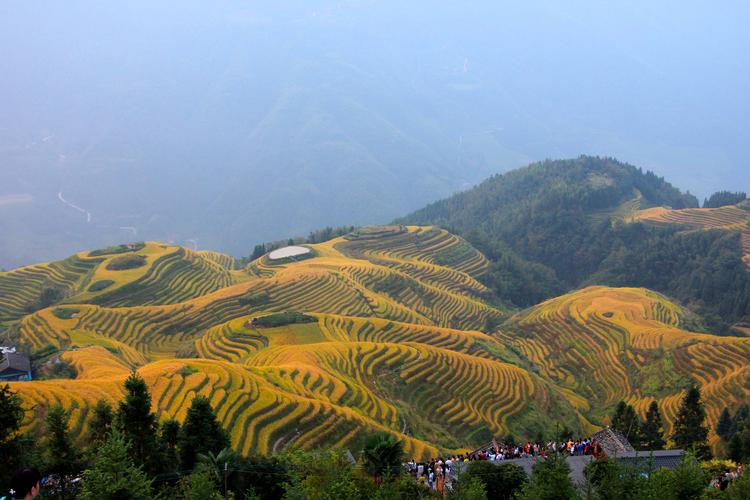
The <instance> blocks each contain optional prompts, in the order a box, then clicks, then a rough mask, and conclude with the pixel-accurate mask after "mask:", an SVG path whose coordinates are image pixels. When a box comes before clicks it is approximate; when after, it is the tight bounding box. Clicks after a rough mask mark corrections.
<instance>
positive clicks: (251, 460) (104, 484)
mask: <svg viewBox="0 0 750 500" xmlns="http://www.w3.org/2000/svg"><path fill="white" fill-rule="evenodd" d="M123 389H124V397H123V399H121V400H120V401H119V402H117V404H116V405H115V407H113V406H111V405H110V404H109V403H108V402H107V401H105V400H100V401H99V402H98V403H97V405H96V407H95V409H94V411H93V412H92V415H91V416H90V417H89V418H90V420H91V422H90V425H89V431H88V432H87V434H86V436H85V438H84V439H83V440H82V441H80V442H78V441H75V440H74V439H73V436H72V435H71V431H70V413H69V412H68V411H66V410H64V409H63V408H62V406H59V405H56V406H53V407H51V408H50V410H49V412H48V413H47V415H46V417H45V427H46V437H45V439H43V440H41V441H37V440H35V439H34V438H33V437H32V436H30V435H28V434H23V433H21V432H20V428H21V422H22V420H23V417H24V410H23V406H22V402H21V400H20V398H19V396H18V395H17V394H14V393H13V392H12V391H10V390H9V387H8V386H4V387H1V388H0V415H2V417H3V418H2V419H0V436H2V439H0V492H7V491H8V490H9V488H10V486H9V482H10V480H11V477H12V475H13V471H16V470H20V469H23V468H29V467H35V468H38V469H40V470H42V471H43V475H44V476H45V477H46V479H45V481H44V490H43V497H45V498H59V499H70V498H81V499H117V498H128V499H144V500H145V499H152V498H177V499H185V500H192V499H220V498H235V499H278V498H284V499H289V500H291V499H342V500H343V499H362V500H365V499H383V500H386V499H388V500H392V499H404V500H407V499H408V500H411V499H415V498H434V497H448V498H452V499H461V500H482V499H514V498H515V499H529V500H531V499H550V500H552V499H560V500H563V499H613V500H614V499H620V498H635V499H653V498H660V499H675V500H689V499H702V498H727V499H743V498H747V495H749V494H750V472H747V473H744V474H740V475H739V477H736V474H735V478H734V479H733V480H729V479H725V478H726V477H728V476H726V474H725V473H727V472H730V471H734V470H735V469H736V464H733V463H732V462H729V461H716V460H714V461H706V462H699V461H698V460H696V459H695V457H694V456H693V455H691V454H687V455H686V456H685V457H684V458H683V460H682V462H681V463H680V464H679V466H677V467H676V468H675V469H674V470H668V469H658V470H656V469H654V468H653V466H652V465H651V462H650V461H649V460H645V461H642V462H640V463H639V464H637V465H624V464H622V463H619V462H618V461H617V460H616V459H614V458H606V457H599V458H596V459H593V460H592V461H591V462H590V463H589V464H588V465H587V466H586V470H585V481H584V482H582V483H579V484H574V483H573V482H572V480H571V478H570V467H569V465H568V463H567V462H566V460H565V458H564V456H563V455H560V454H551V455H548V456H547V457H545V458H538V459H537V461H536V463H535V465H534V466H533V470H532V473H531V475H530V476H527V475H526V473H525V472H524V469H523V468H522V467H520V466H519V465H517V464H515V463H513V462H503V463H500V464H494V463H492V462H488V461H472V462H469V463H463V464H461V465H463V466H464V468H459V467H458V465H457V466H456V469H455V471H454V473H453V474H452V475H451V479H450V480H448V481H447V482H446V483H444V484H443V483H441V484H440V486H439V487H438V488H434V487H432V488H430V487H428V486H427V485H425V484H424V483H423V482H420V481H418V480H416V479H415V478H414V476H412V475H411V474H409V473H408V472H407V469H406V468H404V467H403V466H402V464H403V463H404V462H405V461H406V459H407V458H406V456H405V454H404V448H403V442H401V441H399V440H397V439H394V438H393V436H392V435H389V434H385V433H378V434H373V435H371V436H370V437H369V438H368V439H367V440H366V442H365V443H364V445H363V447H362V449H361V450H356V453H355V455H354V456H352V455H351V454H349V453H348V452H346V451H343V450H337V449H323V450H316V451H313V452H306V451H301V450H289V451H286V452H284V453H279V454H274V455H272V456H260V455H255V454H250V455H242V454H240V453H238V452H237V451H235V450H233V449H232V448H231V447H230V446H229V435H228V433H227V432H226V431H225V430H224V428H223V427H222V426H221V424H220V423H219V421H218V419H217V418H216V414H215V412H214V410H213V408H212V406H211V403H210V401H209V399H207V398H204V397H202V396H195V397H194V398H193V399H192V400H191V402H190V406H189V408H188V410H187V412H186V414H185V417H184V419H183V421H182V422H179V421H177V420H174V419H165V420H162V421H159V419H158V416H157V415H156V414H154V413H152V412H151V406H152V404H151V403H152V401H151V395H150V393H149V391H148V389H147V386H146V383H145V381H144V380H143V379H142V378H141V377H140V376H138V375H137V374H135V373H133V374H131V375H130V376H129V377H128V378H127V380H126V381H125V383H124V387H123ZM701 411H702V407H701V405H700V401H699V399H697V400H696V399H691V398H690V397H686V398H685V400H684V401H683V406H682V408H681V410H680V414H681V418H682V419H684V424H685V428H686V430H687V431H689V432H692V435H691V436H683V437H684V438H686V439H687V441H685V442H684V443H682V444H684V445H686V447H688V448H691V449H696V450H699V449H700V445H701V440H702V443H703V445H704V446H705V433H706V432H707V431H703V435H702V436H701V432H700V430H699V431H698V433H695V432H694V429H695V428H701V427H702V425H703V420H704V418H705V417H704V414H702V413H701ZM630 412H632V408H631V409H630ZM627 418H628V409H627V406H626V405H624V404H623V405H622V406H621V407H618V410H617V412H616V414H615V415H614V416H613V421H616V422H617V423H618V425H630V424H632V422H630V423H628V422H627ZM696 418H697V420H696ZM743 422H744V421H743ZM678 432H682V431H678ZM656 435H657V437H658V435H660V431H659V430H658V428H657V431H656ZM690 440H693V441H690ZM696 440H697V441H696ZM696 445H698V447H697V448H696ZM742 459H744V460H745V461H750V454H748V455H744V456H743V457H742ZM716 478H719V482H716V481H714V483H711V484H709V483H710V482H711V480H712V479H714V480H715V479H716ZM713 484H716V485H717V486H722V488H721V489H718V488H715V487H713Z"/></svg>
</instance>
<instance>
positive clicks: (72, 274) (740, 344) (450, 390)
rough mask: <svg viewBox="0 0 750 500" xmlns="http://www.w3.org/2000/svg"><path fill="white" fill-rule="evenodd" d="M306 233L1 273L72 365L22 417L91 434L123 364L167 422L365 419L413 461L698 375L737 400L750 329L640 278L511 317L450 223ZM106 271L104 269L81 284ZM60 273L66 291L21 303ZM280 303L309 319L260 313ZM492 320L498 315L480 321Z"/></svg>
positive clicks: (10, 296) (2, 303) (28, 387)
mask: <svg viewBox="0 0 750 500" xmlns="http://www.w3.org/2000/svg"><path fill="white" fill-rule="evenodd" d="M309 246H310V248H311V249H312V255H313V256H312V257H311V258H306V259H303V260H299V261H295V260H294V259H288V260H284V261H271V260H269V259H268V258H267V257H262V258H260V259H258V260H256V261H254V262H252V263H250V264H249V265H248V266H247V267H246V268H245V269H233V267H234V261H233V259H231V258H230V257H228V256H225V255H222V254H217V253H212V252H193V251H190V250H187V249H184V248H180V247H173V246H168V245H162V244H159V243H147V244H145V245H144V246H143V248H138V249H132V250H131V251H128V252H126V253H129V254H134V255H143V258H144V259H145V261H146V264H145V265H144V266H142V267H138V268H135V269H128V270H124V271H116V270H112V269H107V265H108V263H109V262H110V261H111V259H114V258H117V257H118V256H119V255H121V253H120V254H111V255H108V254H105V255H97V256H94V257H92V256H91V255H90V254H88V253H81V254H78V255H76V256H74V257H71V258H70V259H67V260H65V261H60V262H56V263H51V264H45V265H39V266H31V267H28V268H22V269H19V270H15V271H11V272H9V273H2V274H0V290H1V291H3V292H4V293H3V295H2V296H0V319H1V320H2V321H3V322H4V323H5V325H6V326H8V327H9V328H10V331H11V332H12V333H13V334H14V335H16V336H17V338H18V339H20V342H21V344H22V345H23V346H24V347H25V348H26V349H28V350H29V351H30V352H32V353H37V354H38V355H40V356H50V354H51V355H52V356H60V357H61V358H62V359H63V360H66V361H69V362H70V363H71V364H72V365H73V366H74V367H75V368H76V371H77V377H76V378H75V379H69V380H36V381H33V382H24V383H14V384H12V385H13V389H14V390H16V391H18V392H19V393H20V394H21V396H22V397H23V400H24V402H25V404H26V406H27V408H29V412H28V415H27V420H26V427H27V428H28V429H31V430H36V429H39V426H40V421H41V415H42V414H43V412H44V408H45V407H46V406H47V405H49V404H50V403H54V402H61V403H63V404H64V405H66V406H67V407H68V408H71V409H72V410H73V417H72V422H73V426H74V429H73V430H74V432H75V434H76V435H77V436H82V435H83V434H84V433H85V432H86V429H87V425H88V424H87V422H88V417H89V412H90V411H91V408H92V407H93V405H94V404H95V403H96V401H97V400H98V399H100V398H104V399H108V400H110V401H113V402H114V401H116V400H118V399H119V398H120V397H121V396H122V382H123V380H124V379H125V378H126V377H127V375H128V374H129V373H130V371H131V370H134V369H135V370H138V372H139V373H140V374H141V375H142V376H143V377H144V378H145V379H146V381H147V382H148V383H149V385H150V387H151V390H152V394H153V402H154V410H155V411H156V412H157V413H158V414H159V415H160V418H167V417H177V418H182V417H183V416H184V414H185V411H186V409H187V407H188V406H189V404H190V401H191V399H192V397H193V396H194V395H196V394H203V395H207V396H208V397H210V398H211V401H212V402H213V404H214V407H215V408H216V411H217V414H218V416H219V418H220V419H221V421H222V422H223V423H224V425H225V426H226V428H227V429H228V430H229V431H230V434H231V437H232V444H233V446H235V447H236V448H238V449H239V450H241V451H243V452H249V451H256V452H261V453H269V452H273V451H278V450H280V449H283V448H285V447H302V448H307V449H310V448H315V447H319V446H341V447H348V448H350V449H357V447H358V446H359V445H360V444H361V443H362V441H363V439H364V438H365V436H366V435H367V434H368V433H369V432H372V431H373V430H384V431H387V432H391V433H393V434H395V435H397V436H399V437H400V438H402V439H404V441H405V443H406V448H407V450H408V452H409V453H410V454H412V455H414V456H420V457H427V456H430V455H433V454H435V453H436V452H437V451H438V450H454V449H462V448H470V447H472V446H475V445H478V444H482V443H485V442H487V441H488V440H489V439H491V437H492V436H501V435H504V434H506V433H508V432H512V433H514V434H515V435H517V436H524V437H529V438H531V437H534V436H536V434H537V433H538V432H543V433H546V434H547V435H550V436H551V435H552V433H553V432H554V429H555V428H556V427H557V425H558V424H563V425H567V426H569V427H571V428H573V429H575V430H576V431H578V432H581V433H585V432H589V431H591V430H592V429H594V428H595V427H596V426H597V425H600V424H602V423H603V422H604V419H603V416H604V415H605V414H606V412H608V411H609V410H610V409H611V408H612V406H613V405H614V404H615V403H616V402H617V401H618V400H619V399H620V398H625V399H627V400H629V401H630V402H632V403H633V404H634V405H635V406H636V407H637V408H638V409H639V410H641V411H645V408H646V406H647V405H648V403H649V402H650V401H651V400H652V399H654V398H656V399H658V400H659V401H660V402H661V403H662V404H663V405H664V412H665V414H666V417H667V418H668V419H671V418H673V417H674V414H675V411H676V407H677V405H678V404H679V397H680V395H681V394H682V392H681V391H682V388H683V387H684V386H685V385H686V384H687V383H688V382H689V380H690V379H694V380H696V381H698V382H700V383H701V384H702V385H703V388H704V393H705V395H706V399H707V403H708V408H709V416H710V418H711V419H712V420H715V419H716V418H717V416H718V412H719V411H720V410H721V408H722V407H723V406H721V404H720V403H721V401H732V402H735V401H739V400H747V398H748V392H749V391H750V389H748V380H749V379H750V370H749V369H748V367H747V359H748V356H750V339H741V338H726V337H717V336H711V335H705V334H698V333H691V332H687V331H685V330H684V329H682V328H681V325H682V322H683V318H684V317H685V312H684V311H683V310H682V309H681V308H680V307H679V306H677V305H675V304H673V303H671V302H669V301H668V300H667V299H665V298H664V297H661V296H659V295H657V294H654V293H652V292H649V291H647V290H631V289H609V288H589V289H585V290H582V291H579V292H575V293H573V294H569V295H566V296H564V297H560V298H557V299H554V300H552V301H549V302H546V303H544V304H541V305H539V306H537V307H535V308H532V309H530V310H527V311H524V312H521V313H518V314H515V315H513V316H509V313H508V311H505V310H502V309H499V308H497V307H495V306H493V305H492V296H491V293H490V291H489V290H488V289H487V288H486V287H485V286H484V285H483V284H482V283H481V281H480V280H481V277H482V275H483V274H484V273H486V272H487V270H488V267H489V263H488V262H487V260H486V259H485V257H484V256H483V255H482V254H481V253H479V252H478V251H477V250H475V249H474V248H473V247H471V245H469V244H468V243H466V242H465V241H464V240H462V239H460V238H458V237H456V236H454V235H452V234H450V233H448V232H446V231H444V230H440V229H436V228H429V227H409V228H406V231H402V232H394V233H393V234H387V233H385V234H383V235H380V237H367V238H351V239H347V238H337V239H334V240H331V241H329V242H326V243H321V244H316V245H309ZM101 281H105V282H108V281H111V282H112V283H111V284H109V285H108V286H107V287H105V288H104V289H102V290H94V291H91V290H90V288H91V286H92V284H93V283H97V282H101ZM53 286H54V287H59V288H60V289H62V290H64V297H63V298H62V302H60V303H57V304H55V305H52V306H49V307H43V308H41V309H38V307H30V305H31V306H34V305H36V306H39V305H40V297H42V296H43V294H44V293H45V292H44V290H45V289H46V288H49V287H53ZM34 309H38V310H34ZM284 311H297V312H301V313H305V314H308V315H311V316H313V317H314V318H315V319H316V320H317V321H313V322H309V323H299V324H288V325H284V326H278V327H273V328H258V327H256V326H253V323H252V320H253V318H256V317H261V316H264V315H269V314H275V313H280V312H284ZM488 319H491V320H493V321H491V322H490V323H495V324H497V323H503V326H502V327H500V329H499V330H498V331H497V332H490V333H484V332H482V331H480V330H481V329H482V328H483V327H484V325H485V324H487V323H488V321H487V320H488ZM52 351H54V352H52ZM41 359H45V358H41ZM660 374H664V375H663V376H660Z"/></svg>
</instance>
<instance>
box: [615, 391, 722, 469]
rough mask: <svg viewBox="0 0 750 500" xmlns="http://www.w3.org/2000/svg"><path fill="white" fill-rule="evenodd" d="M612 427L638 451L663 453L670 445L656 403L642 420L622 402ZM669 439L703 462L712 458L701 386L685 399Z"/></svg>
mask: <svg viewBox="0 0 750 500" xmlns="http://www.w3.org/2000/svg"><path fill="white" fill-rule="evenodd" d="M610 427H612V428H613V429H615V430H617V431H619V432H621V433H622V434H623V435H624V436H625V437H626V438H627V439H628V441H630V443H631V444H632V445H633V447H634V448H636V449H638V450H660V449H663V448H664V447H665V445H666V444H667V443H666V439H665V435H664V427H663V424H662V418H661V412H660V411H659V405H658V403H657V402H656V401H652V402H651V405H649V408H648V411H647V412H646V418H645V420H643V421H642V420H641V419H640V418H639V417H638V415H637V413H636V412H635V409H634V408H633V407H632V406H631V405H629V404H627V403H626V402H625V401H620V402H619V403H618V404H617V406H616V407H615V410H614V412H613V414H612V416H611V418H610ZM670 437H671V439H672V441H674V444H675V446H676V447H677V448H679V449H684V450H690V451H691V452H692V453H694V454H695V455H696V456H697V457H698V458H700V459H702V460H707V459H709V458H711V449H710V447H709V446H708V427H706V410H705V408H704V406H703V402H702V400H701V393H700V389H699V388H698V387H696V386H692V387H691V388H690V389H688V391H687V393H686V394H685V397H684V398H683V399H682V404H681V405H680V409H679V411H678V412H677V419H676V420H675V422H674V425H673V428H672V435H671V436H670Z"/></svg>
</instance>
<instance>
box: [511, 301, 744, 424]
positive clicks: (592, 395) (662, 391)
mask: <svg viewBox="0 0 750 500" xmlns="http://www.w3.org/2000/svg"><path fill="white" fill-rule="evenodd" d="M690 314H691V313H689V312H688V311H686V310H685V309H683V308H682V307H680V306H679V305H677V304H675V303H674V302H671V301H670V300H668V299H667V298H665V297H664V296H662V295H660V294H658V293H655V292H652V291H649V290H646V289H640V288H608V287H589V288H585V289H583V290H579V291H576V292H572V293H570V294H567V295H564V296H561V297H557V298H555V299H551V300H549V301H547V302H544V303H542V304H540V305H538V306H535V307H533V308H531V309H529V310H526V311H523V312H521V313H518V314H516V315H514V316H513V317H512V318H510V319H509V320H508V321H507V322H506V323H505V324H504V325H503V326H502V329H501V333H499V334H498V335H499V337H500V338H502V339H503V340H504V341H506V342H508V343H510V345H512V346H515V347H516V348H517V349H519V350H520V351H521V352H522V353H523V355H524V356H525V357H526V358H527V360H528V362H529V363H530V369H531V371H532V372H535V373H539V374H540V375H541V376H542V378H544V379H545V380H549V381H551V382H553V383H555V384H557V385H558V386H560V387H561V388H564V389H566V390H569V391H570V393H572V394H575V397H573V398H571V402H573V403H575V402H576V399H575V398H576V397H579V398H580V400H579V401H578V403H579V410H580V411H581V412H582V413H584V414H585V415H587V416H588V417H590V418H591V419H592V421H594V422H599V423H603V422H604V421H605V420H606V417H605V415H606V414H607V413H608V412H609V411H610V410H611V408H612V407H613V406H614V405H615V404H616V403H617V402H618V401H619V400H621V399H624V400H626V401H628V402H629V403H631V404H632V405H633V406H634V407H635V408H636V409H637V410H639V411H641V412H642V413H645V411H646V409H647V408H648V405H649V404H650V403H651V401H653V400H657V401H658V402H659V403H660V405H661V406H662V411H663V414H664V415H665V417H666V420H667V422H668V423H667V428H668V429H671V422H672V421H673V420H674V418H675V416H676V413H677V409H678V407H679V404H680V401H681V399H682V397H683V395H684V391H685V389H686V388H687V387H689V386H690V384H691V383H693V382H695V383H698V384H699V385H700V386H701V388H702V391H703V397H704V401H705V404H706V408H707V413H708V419H709V422H711V423H715V422H716V421H717V419H718V417H719V413H720V412H721V410H722V409H723V408H724V407H725V406H729V407H735V406H737V405H739V404H741V403H743V402H747V401H748V400H749V399H750V364H748V359H750V338H737V337H719V336H716V335H707V334H703V333H694V332H690V331H687V330H685V325H686V324H690V323H691V321H690V318H689V316H690ZM714 437H715V436H714Z"/></svg>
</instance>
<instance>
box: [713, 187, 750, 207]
mask: <svg viewBox="0 0 750 500" xmlns="http://www.w3.org/2000/svg"><path fill="white" fill-rule="evenodd" d="M746 199H747V193H745V192H743V191H737V192H736V193H733V192H731V191H719V192H716V193H714V194H712V195H711V196H710V197H709V198H706V199H704V200H703V208H719V207H725V206H727V205H736V204H738V203H740V202H742V201H745V200H746Z"/></svg>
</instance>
